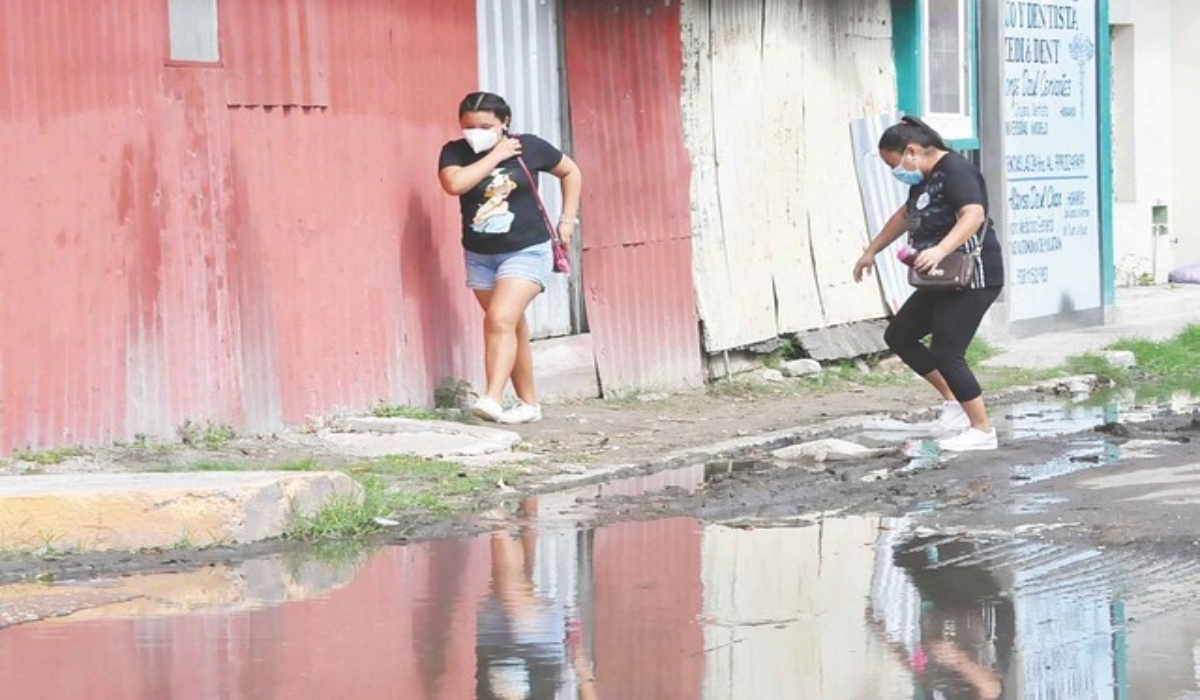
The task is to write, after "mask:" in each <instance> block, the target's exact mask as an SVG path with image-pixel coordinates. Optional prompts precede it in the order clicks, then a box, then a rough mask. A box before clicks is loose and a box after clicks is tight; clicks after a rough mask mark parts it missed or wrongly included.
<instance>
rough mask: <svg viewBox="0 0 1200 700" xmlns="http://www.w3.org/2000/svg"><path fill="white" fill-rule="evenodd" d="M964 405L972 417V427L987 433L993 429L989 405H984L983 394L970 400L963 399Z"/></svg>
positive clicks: (968, 415) (968, 414) (969, 416)
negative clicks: (988, 412)
mask: <svg viewBox="0 0 1200 700" xmlns="http://www.w3.org/2000/svg"><path fill="white" fill-rule="evenodd" d="M962 407H963V410H964V411H966V412H967V418H970V419H971V427H972V428H975V429H977V430H982V431H983V432H985V433H986V432H988V431H990V430H991V429H992V421H991V420H990V419H989V418H988V414H987V407H986V406H984V405H983V397H982V396H977V397H975V398H973V399H971V400H970V401H963V402H962Z"/></svg>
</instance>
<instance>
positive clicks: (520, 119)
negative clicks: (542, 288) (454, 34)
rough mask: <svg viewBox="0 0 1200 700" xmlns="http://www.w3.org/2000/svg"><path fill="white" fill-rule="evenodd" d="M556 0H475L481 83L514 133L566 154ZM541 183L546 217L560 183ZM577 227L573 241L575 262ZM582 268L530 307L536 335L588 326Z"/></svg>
mask: <svg viewBox="0 0 1200 700" xmlns="http://www.w3.org/2000/svg"><path fill="white" fill-rule="evenodd" d="M559 2H560V0H478V10H477V13H478V28H479V47H480V48H479V88H480V89H481V90H487V91H489V92H494V93H496V94H498V95H501V96H503V97H504V99H505V100H507V101H508V103H509V105H511V106H512V110H513V118H512V130H513V131H516V132H526V133H531V134H537V135H538V136H540V137H542V138H544V139H546V140H547V141H549V142H550V143H552V144H554V145H556V146H558V147H559V148H561V149H562V150H563V151H564V152H568V153H569V152H570V151H571V144H570V124H569V119H568V117H567V100H566V89H565V84H564V82H565V77H564V73H563V67H562V66H563V61H562V41H561V37H562V22H561V17H562V13H561V11H560V7H559ZM540 180H541V182H540V184H539V187H540V188H541V189H540V191H541V193H542V196H543V199H544V200H545V202H546V208H547V209H549V210H550V216H551V217H552V218H553V219H555V220H557V218H558V213H559V212H560V211H561V210H562V194H561V191H560V189H559V186H558V180H557V179H555V178H554V177H551V176H549V175H542V176H541V178H540ZM582 233H583V231H582V227H580V230H579V234H580V235H577V236H576V238H575V240H574V241H573V242H572V247H573V248H575V251H574V253H573V256H572V257H573V259H574V260H576V261H578V260H579V250H578V248H579V245H580V243H579V241H580V239H581V238H582ZM581 272H582V266H581V265H579V264H576V265H574V266H573V269H572V272H571V275H570V277H569V278H568V277H567V276H565V275H554V276H553V278H552V280H551V282H550V286H549V287H547V289H546V293H545V294H543V295H541V296H539V297H538V298H537V299H536V300H535V301H534V302H533V305H532V306H530V308H529V312H528V319H529V324H530V332H531V334H532V336H533V337H534V338H549V337H554V336H561V335H571V334H573V333H579V332H582V331H584V330H586V319H585V316H584V310H583V295H582V285H581V284H580V279H581V277H580V276H581Z"/></svg>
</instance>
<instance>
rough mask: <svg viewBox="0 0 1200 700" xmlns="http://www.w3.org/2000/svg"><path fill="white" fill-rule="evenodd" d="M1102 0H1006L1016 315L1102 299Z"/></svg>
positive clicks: (1012, 303)
mask: <svg viewBox="0 0 1200 700" xmlns="http://www.w3.org/2000/svg"><path fill="white" fill-rule="evenodd" d="M1096 3H1097V0H1055V1H1054V2H1050V1H1046V2H1038V1H1037V0H1030V1H1028V2H1005V3H1004V6H1003V7H1004V9H1003V12H1004V18H1003V19H1004V23H1003V26H1004V33H1003V46H1002V59H1003V66H1004V67H1003V70H1002V83H1003V89H1004V100H1003V120H1002V121H1003V132H1002V136H1003V139H1004V150H1003V152H1004V173H1005V184H1004V192H1005V195H1006V197H1005V198H1006V200H1007V201H1006V205H1007V206H1006V217H1005V226H1006V230H1005V232H1004V235H1003V236H1002V239H1003V241H1004V242H1005V244H1006V245H1007V246H1008V248H1009V257H1008V270H1007V272H1008V279H1007V282H1008V285H1009V307H1010V316H1009V320H1010V321H1021V320H1026V319H1035V318H1041V317H1047V316H1053V315H1055V314H1059V313H1063V312H1074V311H1082V310H1085V309H1095V308H1098V307H1100V306H1101V305H1102V303H1103V301H1102V296H1101V275H1100V236H1101V231H1100V213H1101V206H1100V179H1099V173H1100V158H1099V157H1098V155H1099V154H1098V147H1097V144H1098V142H1099V136H1100V132H1099V128H1100V127H1099V118H1098V100H1097V92H1098V90H1097V86H1098V83H1097V76H1096V50H1097V46H1096V39H1097V34H1096V32H1097V26H1096V22H1097V20H1096V17H1097V13H1096Z"/></svg>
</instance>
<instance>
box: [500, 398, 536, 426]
mask: <svg viewBox="0 0 1200 700" xmlns="http://www.w3.org/2000/svg"><path fill="white" fill-rule="evenodd" d="M541 419H542V407H541V406H534V405H531V404H527V403H525V402H524V401H518V402H517V405H516V406H513V407H512V408H510V409H508V410H507V411H505V412H504V413H502V414H501V415H500V420H499V422H500V423H510V424H511V423H536V422H538V421H540V420H541Z"/></svg>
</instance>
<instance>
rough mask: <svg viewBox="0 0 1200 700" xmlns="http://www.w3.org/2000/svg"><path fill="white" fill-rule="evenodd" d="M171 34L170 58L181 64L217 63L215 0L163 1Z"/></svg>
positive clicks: (218, 54)
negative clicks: (165, 4) (165, 3)
mask: <svg viewBox="0 0 1200 700" xmlns="http://www.w3.org/2000/svg"><path fill="white" fill-rule="evenodd" d="M167 22H168V23H169V25H170V34H171V60H172V61H178V62H181V63H217V62H219V61H220V60H221V52H220V49H219V42H218V41H217V0H167Z"/></svg>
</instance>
